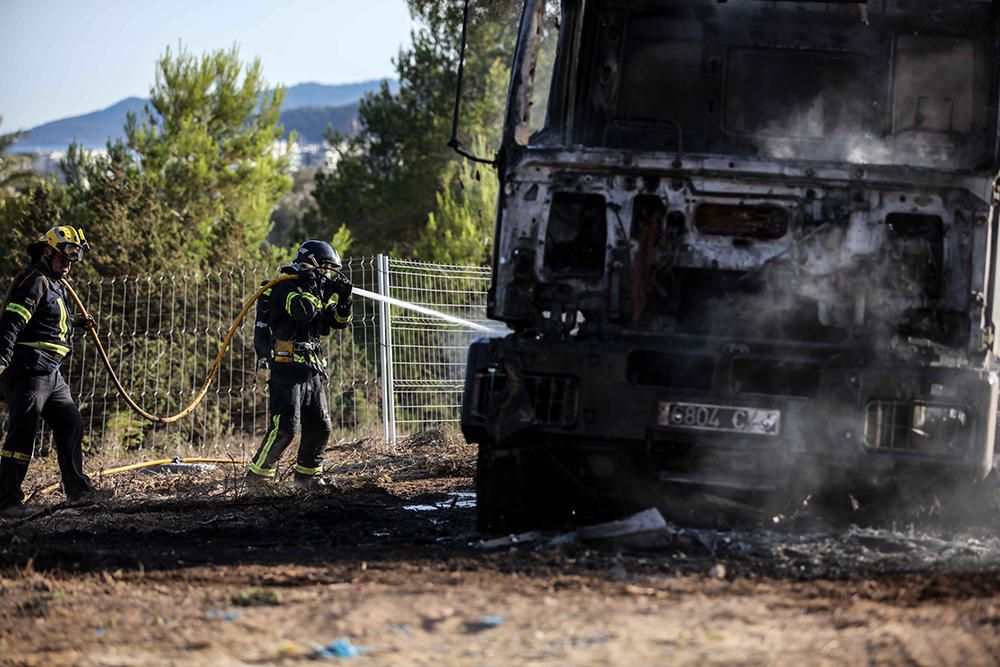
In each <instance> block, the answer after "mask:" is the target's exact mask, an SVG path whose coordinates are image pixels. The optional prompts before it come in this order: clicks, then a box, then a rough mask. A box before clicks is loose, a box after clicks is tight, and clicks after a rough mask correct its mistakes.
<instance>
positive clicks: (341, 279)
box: [332, 271, 354, 303]
mask: <svg viewBox="0 0 1000 667" xmlns="http://www.w3.org/2000/svg"><path fill="white" fill-rule="evenodd" d="M332 282H333V290H334V291H335V292H336V293H337V294H338V295H340V302H341V303H344V302H345V301H350V300H351V292H352V291H353V290H354V283H352V282H351V279H350V278H348V277H347V276H345V275H344V274H343V273H341V272H340V271H337V272H336V273H334V274H333V278H332Z"/></svg>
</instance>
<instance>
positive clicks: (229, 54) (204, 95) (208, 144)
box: [0, 47, 294, 278]
mask: <svg viewBox="0 0 1000 667" xmlns="http://www.w3.org/2000/svg"><path fill="white" fill-rule="evenodd" d="M284 94H285V93H284V89H283V88H280V87H279V88H276V89H274V90H270V91H269V90H268V87H267V85H266V83H265V82H264V81H263V79H262V77H261V68H260V61H259V60H254V61H253V62H252V63H250V64H248V65H244V64H243V63H242V62H241V61H240V59H239V53H238V51H237V49H236V48H235V47H234V48H233V49H230V50H228V51H216V52H214V53H208V54H205V55H203V56H201V57H200V58H198V57H195V56H192V55H191V54H189V53H187V52H186V51H184V50H183V49H181V50H179V52H178V53H177V54H176V55H174V54H172V52H171V51H170V49H167V51H166V53H165V55H164V56H163V57H162V58H161V59H160V60H159V62H158V63H157V74H156V83H155V84H154V86H153V88H152V90H151V91H150V103H149V104H148V105H147V106H146V107H145V109H144V111H143V113H142V114H141V118H138V117H136V116H135V115H130V117H129V119H128V122H127V124H126V127H125V132H126V137H127V139H126V141H125V142H124V143H123V142H116V143H113V144H109V145H108V151H107V153H106V154H103V155H88V154H87V153H86V152H85V151H83V150H82V149H81V148H79V147H78V146H70V147H69V150H68V152H67V156H66V158H65V160H63V162H62V163H61V167H62V170H63V173H64V174H65V180H66V183H65V185H58V186H57V185H52V184H48V183H36V184H35V185H33V186H32V187H31V188H29V189H27V190H25V191H24V193H23V194H22V195H21V196H19V197H17V198H8V197H4V199H3V204H2V209H0V222H2V223H3V225H2V229H0V242H2V243H3V245H2V250H0V269H2V270H3V271H4V272H5V273H6V274H8V275H10V274H12V273H13V272H15V271H17V270H18V268H20V266H22V265H23V264H24V260H25V256H24V246H25V245H26V244H27V243H28V242H30V241H32V240H35V239H37V238H38V236H39V235H40V234H41V233H42V232H44V231H45V230H46V229H48V228H49V227H52V226H53V225H55V224H59V223H60V222H62V223H64V224H71V225H74V226H77V227H81V228H82V229H83V230H84V231H85V233H86V234H87V238H88V239H89V240H90V242H91V245H92V246H93V248H94V250H93V252H92V253H91V254H90V255H89V256H88V257H87V261H85V262H82V263H81V264H80V265H79V266H78V267H77V268H75V269H74V275H75V276H76V277H78V278H79V277H93V276H95V275H106V276H115V275H129V274H131V275H143V274H145V273H148V272H149V271H150V270H152V269H166V270H174V271H177V270H182V269H183V270H191V269H196V270H211V269H220V268H222V269H225V268H229V267H232V266H237V265H239V264H241V263H260V262H262V261H269V260H270V259H272V257H271V255H272V254H273V253H269V252H268V251H267V250H266V249H264V250H262V245H263V244H264V241H265V239H266V237H267V233H268V231H269V229H270V225H271V222H270V213H271V210H272V209H273V208H274V206H275V204H276V203H277V202H278V200H279V198H280V197H281V195H282V193H283V192H285V191H286V190H288V189H289V188H290V187H291V179H290V178H289V176H288V171H289V165H288V159H287V156H284V155H277V156H276V155H274V153H273V145H274V141H275V140H277V139H279V138H280V137H281V135H282V128H281V126H280V125H279V124H278V120H279V113H280V106H281V102H282V100H283V99H284ZM293 139H294V137H293ZM6 141H7V138H6V136H5V137H0V156H2V155H3V153H2V149H3V148H4V146H5V145H7V144H5V142H6ZM7 164H8V162H7V161H6V160H5V159H3V158H0V169H2V168H3V166H4V165H7ZM2 173H3V172H2V171H0V174H2Z"/></svg>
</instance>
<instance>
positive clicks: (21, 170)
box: [0, 116, 44, 206]
mask: <svg viewBox="0 0 1000 667" xmlns="http://www.w3.org/2000/svg"><path fill="white" fill-rule="evenodd" d="M0 123H3V116H0ZM26 134H27V133H26V132H8V133H7V134H0V206H4V204H5V203H6V201H7V200H8V199H11V198H13V197H17V196H19V195H21V194H23V193H24V192H25V191H27V190H28V189H30V188H31V187H32V186H34V185H38V184H39V183H41V182H42V181H43V180H44V179H43V178H42V177H41V175H39V174H38V173H36V172H35V171H33V170H32V168H31V158H30V157H29V156H27V155H19V154H10V153H8V151H9V150H10V148H11V146H13V145H14V143H15V142H16V141H18V140H19V139H23V138H24V136H25V135H26Z"/></svg>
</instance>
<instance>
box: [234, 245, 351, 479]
mask: <svg viewBox="0 0 1000 667" xmlns="http://www.w3.org/2000/svg"><path fill="white" fill-rule="evenodd" d="M341 268H342V264H341V261H340V255H339V254H338V253H337V251H336V250H335V249H334V248H333V246H331V245H330V244H329V243H326V242H325V241H316V240H309V241H305V242H304V243H303V244H302V245H301V246H299V250H298V253H297V254H296V256H295V261H294V263H292V264H291V265H288V266H284V267H282V269H281V272H282V273H286V274H295V275H296V276H297V279H296V280H286V281H283V282H280V283H278V284H277V285H275V286H274V287H272V288H271V289H270V293H269V294H266V299H265V301H264V303H263V304H262V306H261V307H260V308H258V321H257V325H256V327H255V336H254V339H255V340H254V347H255V350H256V352H257V354H258V357H259V358H260V363H261V365H263V366H265V367H267V368H269V369H270V372H269V374H270V377H269V379H268V388H269V390H270V398H269V402H268V430H267V433H266V434H265V436H264V440H263V442H262V443H261V445H260V448H259V449H258V450H257V453H256V454H255V455H254V457H253V459H252V460H251V462H250V468H249V470H248V472H247V481H248V483H249V484H250V485H252V486H262V485H266V484H267V481H268V480H270V479H273V478H274V475H275V468H276V466H277V464H278V459H280V458H281V455H282V453H283V452H284V451H285V449H286V448H287V447H288V445H289V444H291V442H292V439H293V438H294V437H295V432H296V430H298V429H299V427H300V426H301V431H302V436H301V440H300V442H299V451H298V459H297V461H296V463H295V474H294V482H295V485H296V486H297V487H298V488H300V489H304V490H312V489H316V488H318V487H319V486H320V485H321V484H322V480H321V477H320V475H321V474H322V473H323V451H324V449H325V448H326V443H327V441H328V440H329V438H330V432H331V430H332V425H331V422H330V410H329V407H328V405H327V400H326V379H327V374H326V359H325V358H324V357H323V353H322V350H321V347H320V336H325V335H327V334H329V333H330V332H331V331H332V330H333V329H343V328H345V327H347V325H348V324H349V323H350V322H351V319H352V317H353V315H352V310H351V306H352V301H351V290H352V288H353V286H352V284H351V281H350V280H349V279H348V278H347V277H346V276H345V275H344V274H343V273H341V272H340V269H341ZM262 313H263V315H262Z"/></svg>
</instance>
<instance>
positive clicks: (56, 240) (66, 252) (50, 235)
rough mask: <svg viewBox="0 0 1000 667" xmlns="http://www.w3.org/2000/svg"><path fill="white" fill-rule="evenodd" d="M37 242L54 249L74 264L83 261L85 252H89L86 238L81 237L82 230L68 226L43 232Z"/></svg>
mask: <svg viewBox="0 0 1000 667" xmlns="http://www.w3.org/2000/svg"><path fill="white" fill-rule="evenodd" d="M38 242H39V243H40V244H42V245H47V246H49V247H50V248H54V249H55V250H57V251H59V253H61V254H62V255H63V256H64V257H66V258H67V259H71V260H73V261H74V262H79V261H80V260H81V259H83V253H84V251H85V250H88V251H89V250H90V244H89V243H87V238H86V237H85V236H84V235H83V230H82V229H76V228H74V227H70V226H68V225H60V226H58V227H53V228H52V229H50V230H49V231H47V232H45V235H44V236H42V238H40V239H38Z"/></svg>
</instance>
